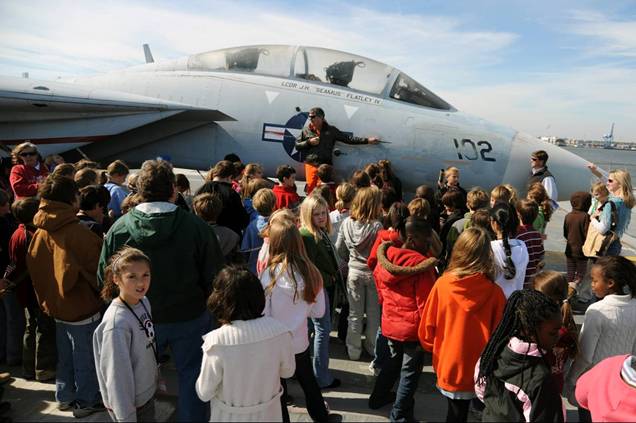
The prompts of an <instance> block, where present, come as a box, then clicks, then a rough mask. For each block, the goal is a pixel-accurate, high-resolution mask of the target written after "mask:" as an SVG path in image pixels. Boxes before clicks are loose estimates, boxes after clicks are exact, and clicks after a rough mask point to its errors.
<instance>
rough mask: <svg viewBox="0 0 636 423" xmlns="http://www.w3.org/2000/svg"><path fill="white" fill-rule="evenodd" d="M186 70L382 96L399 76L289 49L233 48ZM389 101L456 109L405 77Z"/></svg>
mask: <svg viewBox="0 0 636 423" xmlns="http://www.w3.org/2000/svg"><path fill="white" fill-rule="evenodd" d="M188 70H191V71H227V72H246V73H254V74H258V75H267V76H277V77H282V78H289V77H290V76H292V77H295V78H300V79H305V80H308V81H315V82H321V83H324V84H331V85H337V86H340V87H344V88H351V89H353V90H356V91H361V92H364V93H368V94H372V95H382V94H383V93H384V90H385V88H386V87H387V85H388V84H390V83H391V81H392V80H393V78H395V75H396V74H397V72H398V71H396V70H395V69H394V68H393V67H392V66H389V65H386V64H384V63H380V62H377V61H375V60H371V59H368V58H366V57H362V56H357V55H355V54H350V53H345V52H342V51H337V50H329V49H325V48H318V47H296V46H285V45H260V46H246V47H234V48H228V49H223V50H215V51H210V52H207V53H201V54H196V55H194V56H190V58H189V59H188ZM389 96H390V97H391V98H392V99H394V100H399V101H404V102H406V103H411V104H416V105H418V106H425V107H431V108H434V109H439V110H451V109H452V106H451V105H450V104H448V103H446V102H445V101H444V100H442V99H441V98H439V97H438V96H436V95H435V94H433V93H432V92H431V91H429V90H427V89H426V88H424V87H423V86H422V85H420V84H419V83H418V82H417V81H415V80H414V79H413V78H410V77H409V76H408V75H406V74H404V73H401V72H400V73H399V75H398V76H397V79H396V81H395V83H393V87H392V88H391V91H390V93H389Z"/></svg>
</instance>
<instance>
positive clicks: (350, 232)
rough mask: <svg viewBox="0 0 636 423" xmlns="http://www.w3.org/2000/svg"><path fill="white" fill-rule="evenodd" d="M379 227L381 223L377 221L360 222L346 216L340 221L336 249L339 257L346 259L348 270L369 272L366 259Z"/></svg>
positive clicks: (380, 227)
mask: <svg viewBox="0 0 636 423" xmlns="http://www.w3.org/2000/svg"><path fill="white" fill-rule="evenodd" d="M380 229H382V224H381V223H380V222H379V221H374V222H370V223H362V222H359V221H357V220H353V219H352V218H351V217H348V218H346V219H345V221H344V222H342V225H341V226H340V229H339V230H338V239H337V240H336V251H338V254H339V255H340V257H342V258H343V259H348V261H349V271H350V272H351V271H357V272H368V273H371V269H369V266H368V265H367V260H368V259H369V254H370V252H371V247H373V243H374V242H375V238H376V236H377V234H378V231H380Z"/></svg>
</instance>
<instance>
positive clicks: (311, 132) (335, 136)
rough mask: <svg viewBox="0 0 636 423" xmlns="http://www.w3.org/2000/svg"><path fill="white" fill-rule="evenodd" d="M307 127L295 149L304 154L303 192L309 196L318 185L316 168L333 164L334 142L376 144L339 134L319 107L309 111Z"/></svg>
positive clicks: (375, 139)
mask: <svg viewBox="0 0 636 423" xmlns="http://www.w3.org/2000/svg"><path fill="white" fill-rule="evenodd" d="M308 118H309V125H307V126H306V127H304V128H303V130H302V132H301V134H300V136H299V137H298V139H297V140H296V149H297V150H298V151H302V152H304V153H305V156H304V157H305V180H306V182H307V185H306V187H305V191H306V192H307V194H310V193H311V191H312V190H313V189H314V188H315V187H316V186H317V185H318V175H317V174H316V172H317V170H318V166H320V165H321V164H329V165H330V164H333V163H332V153H333V147H334V144H335V143H336V141H340V142H344V143H345V144H354V145H355V144H377V143H378V142H379V141H380V140H379V139H378V138H377V137H369V138H360V137H353V136H350V135H347V134H344V133H342V132H340V130H339V129H338V128H336V127H335V126H332V125H329V124H328V123H327V121H326V120H325V112H324V111H323V110H322V109H321V108H320V107H314V108H312V109H310V110H309V116H308Z"/></svg>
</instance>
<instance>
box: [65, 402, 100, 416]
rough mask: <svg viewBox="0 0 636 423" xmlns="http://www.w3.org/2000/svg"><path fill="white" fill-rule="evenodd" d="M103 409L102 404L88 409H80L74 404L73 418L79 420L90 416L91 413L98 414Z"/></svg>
mask: <svg viewBox="0 0 636 423" xmlns="http://www.w3.org/2000/svg"><path fill="white" fill-rule="evenodd" d="M105 409H106V408H105V407H104V404H102V403H101V402H98V403H97V404H95V405H93V406H90V407H80V405H79V404H77V403H75V407H74V408H73V417H75V418H76V419H81V418H82V417H86V416H90V415H91V414H93V413H99V412H100V411H104V410H105Z"/></svg>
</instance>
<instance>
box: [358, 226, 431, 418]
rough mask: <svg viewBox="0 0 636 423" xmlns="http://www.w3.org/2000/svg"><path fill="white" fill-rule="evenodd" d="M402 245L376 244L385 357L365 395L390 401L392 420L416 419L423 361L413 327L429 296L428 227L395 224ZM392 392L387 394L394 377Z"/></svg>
mask: <svg viewBox="0 0 636 423" xmlns="http://www.w3.org/2000/svg"><path fill="white" fill-rule="evenodd" d="M399 231H400V237H401V238H402V240H403V241H404V244H403V245H402V248H399V247H395V246H393V243H392V242H390V241H389V242H385V243H383V244H381V245H380V247H379V248H378V265H377V266H376V268H375V272H374V274H373V275H374V277H375V281H376V287H377V289H378V298H379V300H380V304H381V305H382V333H383V335H384V336H385V337H386V338H387V339H388V342H389V348H390V350H391V354H390V358H389V359H388V360H387V362H385V363H384V365H383V366H382V370H381V371H380V374H379V375H378V378H377V379H376V381H375V386H374V387H373V392H372V393H371V396H370V398H369V407H370V408H372V409H377V408H380V407H382V406H383V405H385V404H388V403H391V402H394V403H393V409H392V410H391V414H390V416H389V417H390V419H391V421H404V420H406V421H415V417H414V415H413V405H414V400H413V396H414V395H415V391H416V389H417V384H418V380H419V376H420V373H421V372H422V367H423V365H424V362H423V358H424V350H423V349H422V347H421V346H420V345H419V342H418V335H417V332H418V327H419V322H420V318H421V317H422V314H423V312H424V305H425V304H426V299H427V298H428V294H429V292H430V291H431V289H432V288H433V284H434V283H435V272H434V266H435V263H436V261H437V260H436V259H435V258H432V257H428V256H427V252H428V250H429V248H430V243H431V234H432V228H431V225H430V224H429V223H428V222H427V221H425V220H423V219H418V218H415V217H409V218H408V219H407V220H406V225H405V227H400V228H399ZM398 377H399V378H400V383H399V385H398V389H397V395H396V393H393V392H391V388H392V387H393V386H394V385H395V382H396V380H397V379H398Z"/></svg>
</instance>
